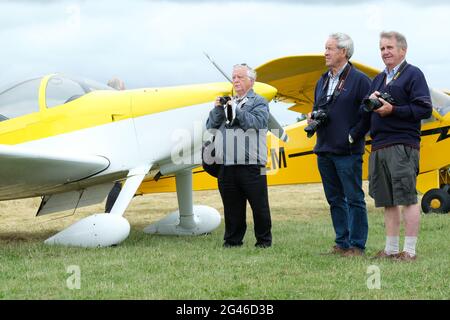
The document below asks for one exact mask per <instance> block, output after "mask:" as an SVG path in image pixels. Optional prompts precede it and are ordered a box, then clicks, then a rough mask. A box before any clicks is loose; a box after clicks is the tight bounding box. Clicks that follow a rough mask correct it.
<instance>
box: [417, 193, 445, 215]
mask: <svg viewBox="0 0 450 320" xmlns="http://www.w3.org/2000/svg"><path fill="white" fill-rule="evenodd" d="M422 211H423V212H424V213H431V212H435V213H447V212H449V211H450V194H448V192H446V191H445V190H444V189H431V190H428V191H427V192H426V193H425V194H424V195H423V197H422Z"/></svg>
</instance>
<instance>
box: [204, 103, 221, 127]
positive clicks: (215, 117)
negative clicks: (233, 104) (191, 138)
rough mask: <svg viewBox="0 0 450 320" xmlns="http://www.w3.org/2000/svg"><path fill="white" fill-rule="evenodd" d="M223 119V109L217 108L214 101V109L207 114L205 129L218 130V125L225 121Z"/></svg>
mask: <svg viewBox="0 0 450 320" xmlns="http://www.w3.org/2000/svg"><path fill="white" fill-rule="evenodd" d="M217 99H219V98H217ZM225 119H226V116H225V109H224V108H223V107H222V106H220V105H219V106H218V104H217V100H216V104H215V106H214V108H213V109H212V110H211V111H210V112H209V117H208V120H206V129H219V127H220V125H221V124H222V123H223V122H224V121H225Z"/></svg>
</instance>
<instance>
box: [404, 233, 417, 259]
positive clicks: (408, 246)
mask: <svg viewBox="0 0 450 320" xmlns="http://www.w3.org/2000/svg"><path fill="white" fill-rule="evenodd" d="M416 243H417V237H405V243H404V245H403V251H406V252H408V253H409V254H410V255H412V256H415V255H416Z"/></svg>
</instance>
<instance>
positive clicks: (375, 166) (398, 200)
mask: <svg viewBox="0 0 450 320" xmlns="http://www.w3.org/2000/svg"><path fill="white" fill-rule="evenodd" d="M418 173H419V150H417V149H414V148H411V147H409V146H405V145H402V144H397V145H393V146H390V147H386V148H383V149H379V150H376V151H374V152H372V153H371V154H370V158H369V195H370V196H371V197H372V198H373V199H374V200H375V206H376V207H393V206H408V205H412V204H416V203H417V190H416V180H417V175H418Z"/></svg>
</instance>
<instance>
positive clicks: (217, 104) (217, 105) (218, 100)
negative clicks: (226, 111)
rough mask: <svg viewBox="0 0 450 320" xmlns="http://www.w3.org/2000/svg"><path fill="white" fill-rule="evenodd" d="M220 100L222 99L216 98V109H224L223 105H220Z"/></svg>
mask: <svg viewBox="0 0 450 320" xmlns="http://www.w3.org/2000/svg"><path fill="white" fill-rule="evenodd" d="M220 98H221V97H217V98H216V101H215V102H214V106H215V107H222V105H221V104H220Z"/></svg>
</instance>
